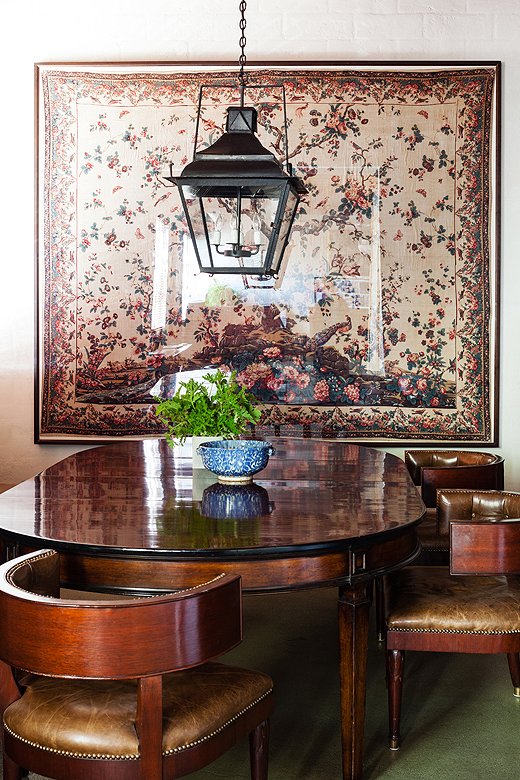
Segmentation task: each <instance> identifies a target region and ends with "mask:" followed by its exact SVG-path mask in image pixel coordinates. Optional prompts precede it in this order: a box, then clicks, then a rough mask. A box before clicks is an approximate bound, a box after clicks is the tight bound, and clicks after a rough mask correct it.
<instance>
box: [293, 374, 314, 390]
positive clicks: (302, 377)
mask: <svg viewBox="0 0 520 780" xmlns="http://www.w3.org/2000/svg"><path fill="white" fill-rule="evenodd" d="M310 381H311V378H310V376H309V375H308V374H305V373H301V374H298V376H297V377H296V384H297V385H298V387H300V388H302V389H303V388H304V387H307V386H308V384H309V382H310Z"/></svg>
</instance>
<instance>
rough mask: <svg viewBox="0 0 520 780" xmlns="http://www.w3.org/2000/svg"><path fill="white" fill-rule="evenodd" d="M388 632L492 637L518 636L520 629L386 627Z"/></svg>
mask: <svg viewBox="0 0 520 780" xmlns="http://www.w3.org/2000/svg"><path fill="white" fill-rule="evenodd" d="M388 631H403V632H404V633H412V634H480V635H482V636H494V635H500V634H520V629H511V630H510V631H479V630H478V629H475V630H474V631H461V630H459V629H455V628H393V627H392V626H388Z"/></svg>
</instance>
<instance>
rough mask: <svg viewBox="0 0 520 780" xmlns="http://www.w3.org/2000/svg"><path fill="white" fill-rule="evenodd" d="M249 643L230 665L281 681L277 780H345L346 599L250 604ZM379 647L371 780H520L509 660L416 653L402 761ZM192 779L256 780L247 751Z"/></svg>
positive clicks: (519, 718)
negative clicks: (340, 627) (393, 742)
mask: <svg viewBox="0 0 520 780" xmlns="http://www.w3.org/2000/svg"><path fill="white" fill-rule="evenodd" d="M244 637H245V638H244V641H243V642H242V644H241V645H240V647H238V648H236V649H235V650H234V651H233V652H232V653H229V654H228V655H227V656H226V660H229V661H230V662H231V661H232V662H233V663H240V664H242V665H244V666H250V667H252V668H258V669H262V670H264V671H266V672H268V673H269V674H271V676H272V677H273V679H274V681H275V692H276V706H275V712H274V715H273V718H272V722H271V747H270V771H269V780H303V779H307V778H308V780H340V778H341V761H340V732H339V692H338V672H337V661H338V654H337V622H336V591H335V590H334V589H327V590H317V591H309V592H299V593H292V594H277V595H270V596H246V597H245V599H244ZM370 638H371V642H370V652H369V659H368V688H367V723H366V734H365V774H364V778H365V780H374V779H375V778H384V780H397V778H399V780H447V779H448V778H449V780H495V779H497V780H517V779H518V778H520V700H518V699H515V698H514V697H513V695H512V686H511V681H510V678H509V672H508V668H507V659H506V657H505V656H478V655H474V656H470V655H449V654H442V653H438V654H432V653H408V655H407V661H406V670H405V685H404V702H403V718H402V737H403V745H402V747H401V750H399V751H397V752H395V753H394V752H392V751H390V750H389V749H388V748H387V728H388V727H387V704H386V687H385V675H384V653H383V651H382V650H381V649H380V648H379V647H378V645H377V643H376V641H375V631H374V627H373V626H372V628H371V634H370ZM39 777H40V776H39V775H34V774H31V775H30V778H31V780H37V779H38V778H39ZM190 777H191V778H193V780H248V778H249V777H250V775H249V755H248V746H247V742H244V743H243V744H240V745H237V746H236V747H235V748H233V749H232V750H230V751H229V752H228V753H227V754H226V755H225V756H223V757H222V758H220V759H219V760H218V761H216V762H215V763H214V764H212V765H211V766H210V767H207V768H206V769H204V770H201V771H200V772H196V773H194V774H192V775H190Z"/></svg>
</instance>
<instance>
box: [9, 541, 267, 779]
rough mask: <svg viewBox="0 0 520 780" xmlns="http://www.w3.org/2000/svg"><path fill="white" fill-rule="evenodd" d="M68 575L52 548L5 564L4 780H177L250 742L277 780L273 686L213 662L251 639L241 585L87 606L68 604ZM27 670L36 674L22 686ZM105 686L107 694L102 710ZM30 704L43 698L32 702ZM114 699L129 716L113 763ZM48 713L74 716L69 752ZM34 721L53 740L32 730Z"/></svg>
mask: <svg viewBox="0 0 520 780" xmlns="http://www.w3.org/2000/svg"><path fill="white" fill-rule="evenodd" d="M59 572H60V556H59V554H58V553H56V552H53V551H50V550H42V551H39V552H37V553H31V554H29V555H25V556H23V557H21V558H19V559H16V560H14V561H10V562H9V563H6V564H4V565H3V566H1V567H0V625H1V626H2V630H1V631H0V659H1V660H0V709H1V712H2V715H3V726H4V780H21V777H22V774H21V767H25V768H26V769H29V770H31V771H34V772H38V773H40V774H43V775H45V776H47V777H52V778H59V779H60V780H87V778H88V780H167V779H169V778H176V777H180V776H182V775H185V774H188V773H190V772H192V771H195V770H197V769H199V768H201V767H203V766H205V765H206V764H208V763H210V762H211V761H213V760H214V759H215V758H217V757H218V756H219V755H221V754H222V753H223V752H224V751H225V750H227V749H228V748H229V747H231V746H232V745H233V744H235V742H237V741H238V740H239V739H241V738H242V737H245V736H246V735H249V738H250V754H251V776H252V778H253V780H266V778H267V745H268V720H267V719H268V717H269V714H270V711H271V709H272V680H271V679H270V678H269V677H268V676H267V675H264V674H262V673H261V672H252V671H249V670H245V669H239V668H235V667H229V666H226V665H224V664H220V663H214V662H212V661H211V659H214V658H215V657H216V656H219V655H221V654H222V653H225V652H227V651H228V650H230V649H232V648H233V647H235V646H236V645H237V644H238V643H239V642H240V641H241V638H242V606H241V581H240V577H238V576H235V575H224V574H222V575H220V576H218V577H215V578H214V579H213V580H211V581H210V582H207V583H204V584H202V585H199V586H196V587H193V588H190V589H188V590H184V591H180V592H178V593H171V594H167V595H160V596H151V597H145V598H133V599H126V598H125V599H114V600H105V599H104V600H84V601H83V600H72V599H61V598H59V590H60V575H59ZM16 670H23V672H24V680H25V681H24V683H23V685H22V686H21V687H20V686H19V684H18V680H19V679H20V673H19V672H18V673H17V672H16ZM27 672H28V673H30V674H29V675H27V674H25V673H27ZM47 681H48V682H47ZM75 681H78V684H77V685H76V684H75ZM132 681H136V683H134V682H132ZM163 681H164V682H163ZM75 685H76V687H74V686H75ZM89 685H90V686H93V687H91V688H89ZM100 685H102V686H103V687H102V691H106V694H105V693H103V694H102V702H103V707H102V708H101V710H100V711H96V709H95V706H96V705H95V704H93V703H92V702H96V701H97V700H96V696H98V695H99V694H98V693H96V691H97V692H99V690H100V689H99V686H100ZM24 686H25V687H24ZM67 686H68V687H67ZM71 686H72V689H73V694H72V697H71V696H70V695H69V691H70V687H71ZM106 686H108V687H106ZM121 686H122V687H121ZM190 686H191V689H190ZM64 691H65V693H64ZM230 691H232V693H231V694H230ZM26 696H30V697H33V698H30V699H29V702H30V703H29V704H25V701H26V698H25V697H26ZM83 696H84V698H85V704H84V705H80V711H81V712H87V713H88V718H87V721H88V724H89V726H90V724H91V723H93V726H92V734H89V739H91V742H90V743H89V742H88V740H85V733H84V732H82V731H81V725H80V724H81V723H82V722H83V723H84V722H85V721H84V720H83V721H81V717H83V715H81V716H80V717H79V718H78V719H77V721H76V720H75V718H77V715H78V708H77V707H76V705H75V704H74V703H72V704H71V701H72V700H75V698H76V699H78V700H81V698H82V697H83ZM34 697H36V698H34ZM62 697H63V704H61V703H60V704H59V707H58V709H57V710H56V709H54V710H53V707H54V702H56V701H58V702H61V701H62ZM118 697H120V698H118ZM121 697H122V698H121ZM134 697H135V702H134ZM179 697H180V698H179ZM120 699H121V705H119V701H120ZM34 701H37V705H36V706H34V707H33V705H32V702H34ZM108 701H110V702H111V705H110V706H112V708H113V709H112V710H111V712H114V711H115V712H116V713H118V714H117V716H115V720H114V721H113V728H114V732H113V733H114V735H115V736H114V741H113V742H112V741H111V740H112V734H110V735H109V736H108V744H109V751H112V752H109V754H108V755H107V754H106V751H105V752H103V749H102V748H98V747H96V746H97V745H99V744H107V742H106V740H107V735H106V733H104V732H103V727H101V726H99V725H98V720H99V723H105V722H108V723H109V724H110V723H111V721H110V718H109V719H108V721H107V717H108V716H107V713H106V712H105V710H104V708H105V706H106V702H108ZM132 702H134V703H132ZM223 702H224V703H223ZM38 705H39V706H38ZM68 707H70V710H68V709H67V708H68ZM114 707H115V710H114ZM183 707H184V710H185V713H186V714H185V716H184V720H183V722H182V723H183V725H181V726H180V727H179V726H178V725H176V722H177V721H178V719H179V710H180V709H181V710H182V708H183ZM24 708H25V709H24ZM27 708H29V709H28V712H29V716H27V717H26V715H27ZM40 708H41V709H42V710H43V714H42V718H43V721H44V722H43V723H40V722H39V721H38V717H39V711H40ZM46 708H47V709H48V708H50V710H52V711H53V713H54V714H53V717H55V718H56V719H57V722H61V718H62V717H66V719H67V729H68V733H67V735H66V736H65V737H64V739H65V740H69V742H68V743H66V744H65V746H64V743H63V740H62V742H61V743H55V742H54V735H55V734H56V731H57V730H58V731H59V728H58V729H55V728H54V727H53V728H49V727H48V725H47V724H46V723H45V720H46V718H47V714H48V712H47V710H46ZM81 708H83V709H81ZM69 712H70V715H69V714H65V713H69ZM121 712H122V713H123V714H122V715H121ZM56 713H57V714H56ZM98 716H99V718H98ZM110 717H112V716H110ZM27 718H28V719H29V720H31V721H32V724H31V725H30V728H32V729H33V731H32V732H31V733H32V734H34V733H36V734H40V733H41V734H42V736H41V740H40V739H39V737H38V739H36V740H35V739H34V738H33V737H28V736H27V733H26V732H24V729H25V724H26V721H27ZM103 719H104V720H103ZM118 719H121V720H122V723H123V726H122V727H120V726H119V725H117V723H116V721H117V720H118ZM134 719H135V720H134ZM176 719H177V721H176ZM133 721H134V723H133V726H132V725H130V729H129V727H128V724H129V723H130V724H132V722H133ZM49 722H51V721H50V719H49ZM52 722H53V723H54V721H52ZM13 724H18V730H16V729H15V728H14V726H13ZM20 724H21V726H20ZM193 724H195V726H193ZM201 724H202V725H201ZM40 727H41V732H40V731H38V729H40ZM109 727H110V726H109ZM46 728H47V732H46V731H45V729H46ZM179 729H180V731H179ZM193 729H195V736H193ZM197 729H198V731H197ZM201 729H204V730H203V731H201ZM35 730H36V731H35ZM49 731H51V732H53V733H51V734H50V736H49ZM100 731H101V737H100V736H99V735H100ZM121 733H123V738H121ZM128 733H130V736H129V738H127V737H126V736H125V735H128ZM46 739H47V742H45V740H46ZM49 740H50V743H49ZM100 740H101V742H100ZM103 740H105V742H103ZM117 740H119V742H117ZM125 740H126V742H125ZM116 742H117V746H116V747H114V743H116ZM78 744H79V745H80V748H77V747H74V746H75V745H78ZM89 744H90V745H94V747H93V748H92V747H91V748H89V747H88V745H89ZM129 744H130V747H128V745H129ZM69 745H73V747H69ZM83 746H86V747H83ZM92 751H94V754H93V753H92Z"/></svg>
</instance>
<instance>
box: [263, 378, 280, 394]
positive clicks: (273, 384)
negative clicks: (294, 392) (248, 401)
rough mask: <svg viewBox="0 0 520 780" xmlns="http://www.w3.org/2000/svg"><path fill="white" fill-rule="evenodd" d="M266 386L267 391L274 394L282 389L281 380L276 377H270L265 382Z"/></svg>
mask: <svg viewBox="0 0 520 780" xmlns="http://www.w3.org/2000/svg"><path fill="white" fill-rule="evenodd" d="M266 384H267V387H268V388H269V390H274V392H276V391H277V390H279V389H280V387H282V385H283V384H284V382H283V380H282V379H279V378H278V377H276V376H272V377H271V378H270V379H268V380H267V383H266Z"/></svg>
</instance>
